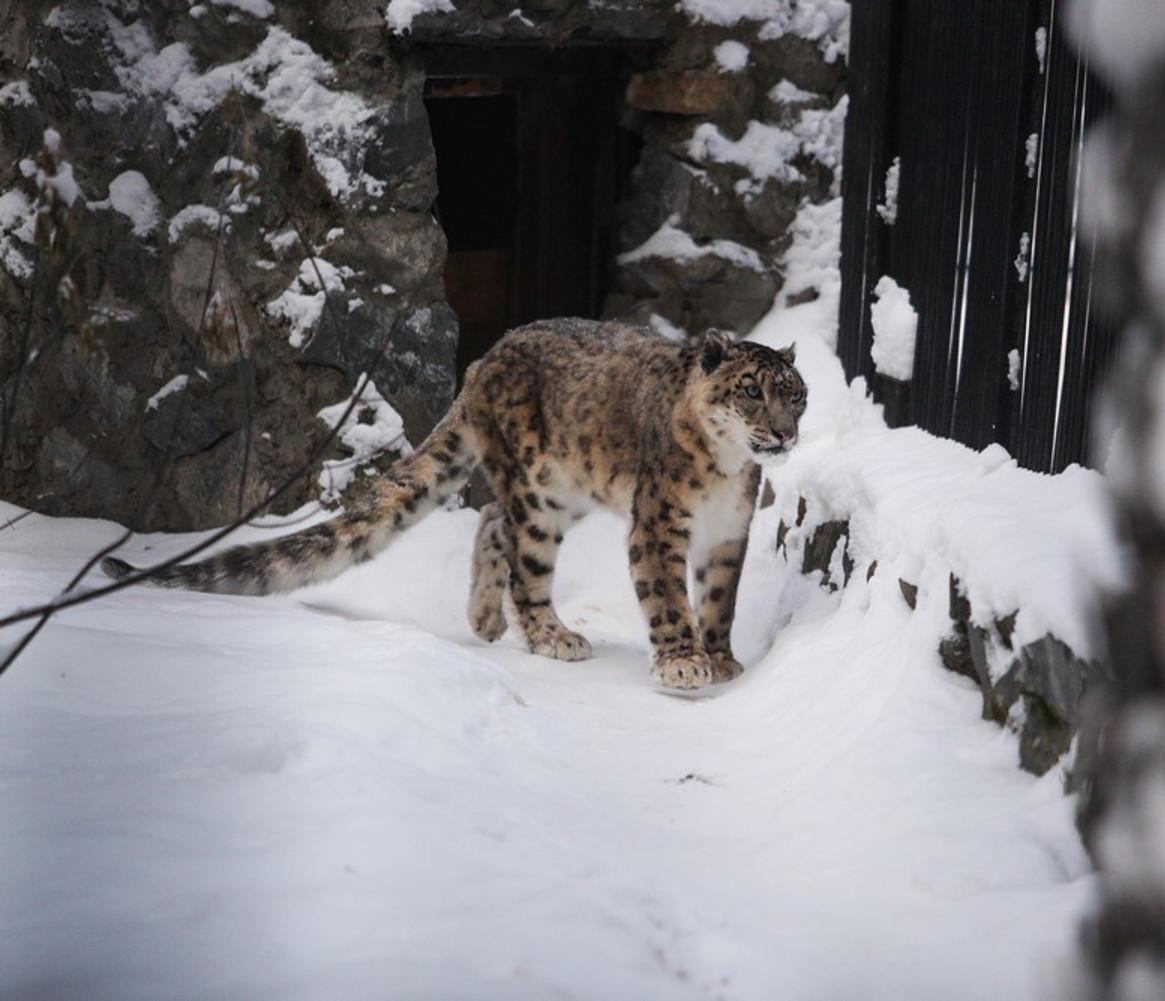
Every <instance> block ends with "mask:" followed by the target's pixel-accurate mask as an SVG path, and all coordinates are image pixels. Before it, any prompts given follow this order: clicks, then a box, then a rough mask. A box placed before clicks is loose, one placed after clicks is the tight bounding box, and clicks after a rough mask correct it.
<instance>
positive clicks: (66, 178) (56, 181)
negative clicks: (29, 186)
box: [36, 129, 81, 205]
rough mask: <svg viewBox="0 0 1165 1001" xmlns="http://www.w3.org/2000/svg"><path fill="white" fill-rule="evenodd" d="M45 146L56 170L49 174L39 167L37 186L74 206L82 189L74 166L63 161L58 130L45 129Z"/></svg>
mask: <svg viewBox="0 0 1165 1001" xmlns="http://www.w3.org/2000/svg"><path fill="white" fill-rule="evenodd" d="M44 146H45V149H46V150H47V151H48V152H49V153H50V154H52V158H53V167H54V169H53V171H52V173H49V172H48V171H47V170H45V169H44V168H43V167H38V168H37V172H36V186H37V188H38V189H39V190H40V191H42V192H51V193H52V195H53V197H55V198H57V199H59V200H60V201H62V202H64V203H65V204H66V205H72V204H73V203H74V202H75V201H76V200H77V199H78V197H80V194H81V189H80V188H79V187H78V186H77V179H76V178H75V177H74V176H73V165H72V164H71V163H69V161H68V160H62V159H61V134H60V133H59V132H58V131H57V130H56V129H45V131H44Z"/></svg>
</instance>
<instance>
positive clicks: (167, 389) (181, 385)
mask: <svg viewBox="0 0 1165 1001" xmlns="http://www.w3.org/2000/svg"><path fill="white" fill-rule="evenodd" d="M188 385H190V376H188V375H176V376H174V378H173V379H171V380H170V381H169V382H168V383H166V385H164V386H163V387H162V388H161V389H159V390H158V391H157V392H156V393H155V394H154V395H153V396H151V397H150V398H149V399H148V400H147V401H146V410H157V409H158V404H159V403H161V402H162V401H163V400H164V399H165V398H166V397H167V396H173V395H174V394H175V393H180V392H182V390H184V389H185V388H186V387H187V386H188Z"/></svg>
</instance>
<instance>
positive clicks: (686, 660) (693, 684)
mask: <svg viewBox="0 0 1165 1001" xmlns="http://www.w3.org/2000/svg"><path fill="white" fill-rule="evenodd" d="M651 678H652V680H653V681H655V682H656V683H657V684H660V685H664V686H666V687H668V688H703V687H704V686H705V685H707V684H708V683H709V682H711V680H712V661H711V659H710V658H709V657H708V655H707V654H705V653H698V654H692V655H691V656H690V657H657V658H656V659H655V663H654V664H653V665H652V668H651Z"/></svg>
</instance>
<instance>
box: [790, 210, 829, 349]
mask: <svg viewBox="0 0 1165 1001" xmlns="http://www.w3.org/2000/svg"><path fill="white" fill-rule="evenodd" d="M841 209H842V204H841V197H840V196H838V197H836V198H832V199H830V200H829V201H827V202H823V203H821V204H820V205H815V204H814V203H813V202H810V201H808V200H805V201H803V202H802V203H801V206H800V208H799V209H798V210H797V215H796V218H794V220H793V224H792V226H791V227H790V234H791V236H792V242H791V243H790V245H789V249H788V250H787V251H786V252H785V256H784V257H783V258H782V259H781V265H780V266H781V269H782V271H783V272H784V275H785V284H784V285H783V286H782V288H781V292H780V295H779V296H778V300H777V301H778V303H779V304H780V305H781V306H782V307H783V306H787V305H788V301H789V298H790V297H791V296H794V295H801V294H802V293H805V292H807V291H809V290H810V289H813V290H816V292H817V293H818V297H817V298H816V299H815V300H813V301H812V302H808V303H804V304H802V305H800V306H798V307H797V310H796V314H797V315H798V316H800V317H802V318H803V320H804V322H807V323H808V324H810V325H811V326H812V328H813V329H814V330H816V331H818V335H819V336H820V337H821V339H822V340H823V341H824V342H825V343H826V344H827V345H828V346H829V347H830V348H836V347H837V310H838V304H839V302H840V301H841V273H840V271H839V270H838V259H839V257H840V254H841V248H840V240H841Z"/></svg>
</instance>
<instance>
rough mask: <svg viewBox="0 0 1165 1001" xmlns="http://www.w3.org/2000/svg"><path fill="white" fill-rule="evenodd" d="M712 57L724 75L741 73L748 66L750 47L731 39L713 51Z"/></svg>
mask: <svg viewBox="0 0 1165 1001" xmlns="http://www.w3.org/2000/svg"><path fill="white" fill-rule="evenodd" d="M712 57H713V58H714V59H715V60H716V66H717V67H718V68H719V70H720V72H722V73H739V72H740V71H741V70H742V69H744V68H745V67H746V66H747V65H748V46H747V45H744V44H743V43H741V42H737V41H733V40H732V39H729V40H728V41H726V42H721V43H720V44H719V45H717V46H716V48H714V49H713V50H712Z"/></svg>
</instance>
